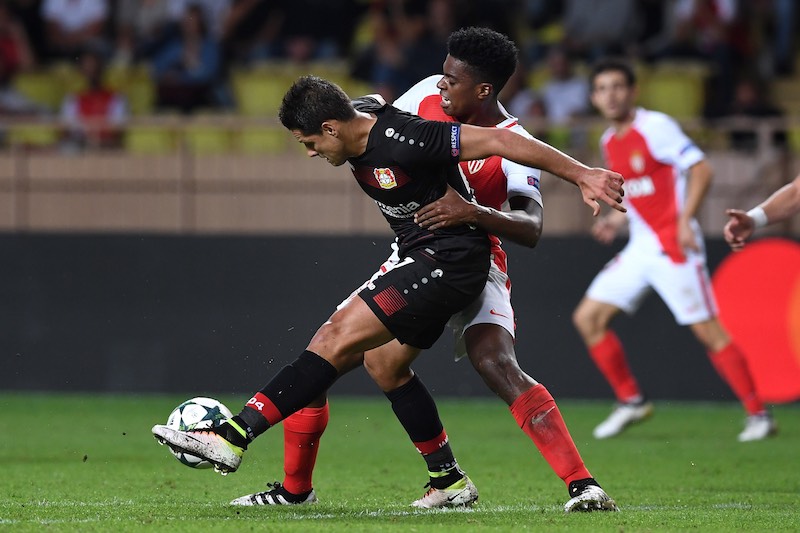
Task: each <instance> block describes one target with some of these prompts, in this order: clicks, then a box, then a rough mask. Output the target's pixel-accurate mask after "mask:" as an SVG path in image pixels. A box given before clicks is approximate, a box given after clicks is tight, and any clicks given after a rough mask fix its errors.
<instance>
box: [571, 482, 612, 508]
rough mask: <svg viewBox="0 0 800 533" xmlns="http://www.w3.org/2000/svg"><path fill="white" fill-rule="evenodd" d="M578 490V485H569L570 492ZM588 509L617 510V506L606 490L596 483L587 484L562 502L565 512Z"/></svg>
mask: <svg viewBox="0 0 800 533" xmlns="http://www.w3.org/2000/svg"><path fill="white" fill-rule="evenodd" d="M578 490H580V489H579V488H578V487H574V488H573V487H570V493H572V492H573V491H574V492H577V491H578ZM590 511H619V508H618V507H617V504H616V502H614V500H612V499H611V498H610V497H609V495H608V494H606V491H604V490H603V489H601V488H600V487H599V486H597V485H587V486H586V487H584V488H583V490H581V491H580V492H578V493H577V494H576V495H575V496H573V497H572V498H571V499H570V500H569V501H568V502H567V503H565V504H564V512H565V513H576V512H590Z"/></svg>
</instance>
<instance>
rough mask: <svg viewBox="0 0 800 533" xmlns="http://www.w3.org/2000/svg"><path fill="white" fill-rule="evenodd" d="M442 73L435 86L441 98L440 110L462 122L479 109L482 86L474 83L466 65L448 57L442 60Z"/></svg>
mask: <svg viewBox="0 0 800 533" xmlns="http://www.w3.org/2000/svg"><path fill="white" fill-rule="evenodd" d="M442 72H443V75H442V79H440V80H439V83H437V84H436V87H438V88H439V94H440V95H441V97H442V102H441V106H442V110H443V111H444V112H445V113H447V114H448V115H449V116H451V117H455V118H457V119H459V120H464V119H466V118H467V117H469V116H470V115H472V114H473V113H475V112H476V109H477V108H479V107H480V104H481V100H480V99H479V98H478V94H479V89H480V85H482V84H478V83H475V80H474V79H473V78H472V75H471V74H470V70H469V67H468V66H467V64H466V63H464V62H463V61H459V60H458V59H456V58H454V57H451V56H450V55H448V56H447V58H446V59H445V60H444V65H443V66H442Z"/></svg>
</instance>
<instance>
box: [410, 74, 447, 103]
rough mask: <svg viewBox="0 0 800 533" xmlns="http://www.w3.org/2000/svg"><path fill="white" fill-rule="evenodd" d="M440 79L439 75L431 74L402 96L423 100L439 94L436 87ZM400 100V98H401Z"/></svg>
mask: <svg viewBox="0 0 800 533" xmlns="http://www.w3.org/2000/svg"><path fill="white" fill-rule="evenodd" d="M440 79H442V75H441V74H433V75H431V76H428V77H427V78H424V79H422V80H420V81H418V82H417V83H415V84H414V85H413V86H412V87H411V88H410V89H409V90H407V91H406V92H405V93H403V94H404V95H406V94H408V95H410V96H417V97H420V98H424V97H425V96H430V95H432V94H439V88H438V87H437V86H436V84H437V83H439V80H440ZM401 98H402V97H401Z"/></svg>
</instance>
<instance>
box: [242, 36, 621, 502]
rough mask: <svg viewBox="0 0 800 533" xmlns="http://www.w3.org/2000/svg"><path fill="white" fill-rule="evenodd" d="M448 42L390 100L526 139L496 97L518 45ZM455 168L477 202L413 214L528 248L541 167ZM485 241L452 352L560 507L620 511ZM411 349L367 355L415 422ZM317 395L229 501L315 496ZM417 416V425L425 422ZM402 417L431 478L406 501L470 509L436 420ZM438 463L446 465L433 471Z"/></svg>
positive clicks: (431, 223)
mask: <svg viewBox="0 0 800 533" xmlns="http://www.w3.org/2000/svg"><path fill="white" fill-rule="evenodd" d="M448 49H449V55H448V57H447V58H446V60H445V62H444V66H443V72H444V74H443V75H436V76H431V77H429V78H427V79H425V80H422V81H421V82H419V83H418V84H417V85H415V86H414V87H412V88H411V89H410V90H409V91H408V92H407V93H405V94H404V95H403V96H401V97H400V98H398V100H397V101H396V102H395V103H394V106H395V107H398V108H400V109H402V110H404V111H408V112H410V113H414V114H417V115H419V116H421V117H423V118H426V119H430V120H439V121H447V122H452V121H454V120H457V121H459V122H462V123H464V124H472V125H477V126H490V127H491V126H496V127H498V128H506V129H510V130H512V131H514V132H516V133H518V134H519V135H522V136H525V137H530V135H529V134H528V133H527V132H526V131H525V130H524V129H523V128H522V127H521V126H520V125H519V124H518V123H517V119H516V118H514V117H512V116H510V115H509V114H508V113H507V112H506V111H505V109H504V108H503V107H502V105H500V104H499V102H498V101H497V93H498V92H499V91H500V89H501V88H502V86H503V85H504V84H505V82H506V81H507V79H508V77H509V76H510V75H511V74H512V73H513V71H514V68H515V66H516V56H517V49H516V46H515V45H514V43H513V42H511V41H510V40H509V39H508V38H507V37H506V36H504V35H502V34H499V33H497V32H494V31H492V30H488V29H486V28H466V29H462V30H459V31H457V32H454V33H453V34H452V35H451V36H450V39H449V42H448ZM460 166H461V173H462V174H463V175H464V176H465V177H466V178H467V180H468V181H469V184H470V185H471V187H472V188H473V189H474V193H475V197H476V200H477V203H469V202H466V201H464V200H463V199H462V197H461V196H460V195H458V194H457V193H455V191H453V190H452V189H451V190H450V191H448V193H446V194H445V196H444V197H443V198H442V199H440V200H438V201H437V202H434V203H431V204H429V205H427V206H425V207H423V208H422V209H420V210H419V211H418V213H417V218H416V221H417V222H418V223H419V224H420V226H422V227H423V228H426V229H432V230H436V229H439V228H451V227H458V226H461V225H465V224H470V225H473V226H479V227H480V228H482V229H485V230H486V231H487V232H489V233H491V234H493V235H499V236H500V237H503V238H508V239H510V240H512V241H514V242H517V243H520V244H523V245H525V246H529V247H533V246H535V245H536V243H537V242H538V240H539V236H540V235H541V231H542V199H541V194H540V192H539V177H540V171H539V170H538V169H533V168H529V167H525V166H523V165H519V164H517V163H514V162H512V161H509V160H507V159H504V158H502V157H498V156H492V157H488V158H486V159H482V160H478V161H468V162H466V161H465V162H462V163H461V164H460ZM479 204H481V205H479ZM504 204H507V208H506V209H505V210H504V209H503V206H504ZM490 239H491V242H492V259H493V262H492V266H491V269H490V273H489V279H488V281H487V284H486V287H485V289H484V291H483V293H482V294H481V296H480V297H479V298H478V300H477V301H476V302H475V303H473V304H472V305H471V306H469V307H467V308H466V309H465V310H464V311H463V312H460V313H459V314H457V315H455V316H453V317H452V319H451V322H450V325H451V326H452V327H453V329H454V333H455V335H456V350H457V354H456V358H457V359H460V358H461V357H463V356H464V355H468V357H469V359H470V361H471V363H472V364H473V366H474V367H475V369H476V370H477V371H478V373H479V374H480V375H481V377H482V378H483V379H484V381H485V382H486V384H487V385H488V386H489V388H491V390H492V391H494V392H495V393H496V394H497V395H498V396H500V397H501V398H502V399H503V400H504V401H505V402H506V403H507V404H508V405H509V409H510V411H511V414H512V416H513V417H514V419H515V420H516V422H517V424H518V425H519V426H520V428H521V429H522V431H523V432H524V433H525V434H526V435H527V436H528V438H530V439H531V440H532V441H533V443H534V444H535V446H536V447H537V449H538V450H539V451H540V452H541V454H542V456H543V457H544V458H545V460H546V461H547V462H548V464H549V465H550V467H551V468H552V469H553V471H554V472H555V473H556V475H557V476H558V477H559V478H561V479H562V480H563V481H564V483H565V484H566V487H567V490H568V493H569V496H570V499H569V501H568V502H567V503H566V504H565V507H564V508H565V511H590V510H606V511H609V510H616V509H617V508H616V505H615V503H614V501H613V500H611V498H609V497H608V495H607V494H606V493H605V491H604V490H603V489H602V488H600V486H599V484H598V483H597V482H596V481H595V480H594V479H593V478H592V475H591V474H590V473H589V471H588V470H587V469H586V467H585V465H584V463H583V460H582V458H581V456H580V454H579V453H578V450H577V448H576V446H575V443H574V442H573V440H572V437H571V435H570V434H569V431H568V430H567V427H566V425H565V423H564V420H563V418H562V416H561V413H560V412H559V410H558V407H557V406H556V404H555V402H554V400H553V397H552V396H551V395H550V393H549V392H548V391H547V389H546V388H545V387H544V385H541V384H539V383H537V382H536V381H535V380H534V379H533V378H532V377H530V376H529V375H528V374H526V373H525V372H523V371H522V369H521V368H520V367H519V364H518V362H517V358H516V354H515V352H514V326H515V322H514V311H513V308H512V307H511V283H510V281H509V279H508V275H507V264H506V254H505V252H504V251H503V250H502V248H501V247H500V241H499V239H498V238H497V237H494V236H491V235H490ZM397 260H398V259H397V256H396V254H393V255H392V257H390V258H389V260H387V262H386V263H384V265H383V266H382V267H381V270H380V271H379V272H378V273H376V276H379V275H380V274H381V273H382V272H383V271H386V270H390V269H392V268H393V266H394V265H395V264H396V263H397ZM417 353H418V350H417V349H415V348H413V347H411V346H408V345H402V344H400V343H399V342H397V341H393V342H391V343H389V344H387V345H385V346H382V347H381V348H378V349H375V350H371V351H369V352H367V353H366V354H365V358H364V366H365V367H366V369H367V371H368V372H369V373H370V375H371V376H372V378H373V379H374V380H375V381H376V383H377V384H378V385H379V386H380V387H381V389H382V390H383V391H384V392H385V393H386V395H387V397H389V398H390V400H392V402H393V408H394V409H395V412H396V413H397V414H398V418H400V419H401V422H403V418H407V417H401V416H400V415H401V413H398V406H397V402H396V401H395V400H394V398H395V397H396V396H399V395H400V394H402V395H403V396H406V397H408V396H411V395H417V396H418V399H417V400H416V401H415V402H414V404H413V405H414V408H415V416H416V417H417V418H418V419H425V418H428V416H427V413H428V412H429V411H430V410H431V409H433V410H434V413H433V414H434V415H435V417H436V418H437V419H438V415H436V413H435V406H434V405H433V400H432V399H431V398H430V395H429V394H428V393H427V391H426V390H425V389H424V385H422V382H421V380H420V379H419V377H418V376H416V375H415V373H414V372H413V371H412V370H411V368H410V364H411V362H412V361H413V359H414V358H415V357H416V355H417ZM325 400H326V399H325V397H322V398H318V399H317V400H315V401H314V402H312V403H311V404H310V405H309V407H307V408H305V409H302V410H301V411H298V412H297V413H295V414H294V415H292V416H290V417H288V418H287V419H286V420H285V421H284V471H285V478H284V481H283V483H273V484H270V487H271V488H270V490H267V491H265V492H261V493H256V494H251V495H248V496H243V497H241V498H239V499H237V500H234V502H232V503H234V504H237V505H286V504H307V503H312V502H313V501H316V494H315V492H314V490H313V488H312V484H311V480H312V473H313V469H314V464H315V460H316V453H317V449H318V447H319V443H320V437H321V436H322V433H323V432H324V430H325V428H326V426H327V423H328V405H327V402H326V401H325ZM422 422H423V421H422V420H420V422H419V423H418V424H417V425H418V426H422V425H423V423H422ZM403 425H404V427H406V430H407V431H408V433H409V436H412V441H414V445H415V446H416V447H417V449H418V451H419V452H420V453H421V454H422V455H423V457H424V458H425V460H426V463H428V470H429V475H430V487H431V488H430V490H429V491H428V492H427V493H426V494H425V495H424V496H423V497H422V498H420V499H419V500H417V501H415V502H414V504H413V505H414V506H416V507H422V508H430V507H452V506H466V505H470V504H472V503H473V502H474V501H475V500H477V497H478V492H477V489H476V488H475V486H474V485H473V484H472V482H471V481H470V480H469V478H468V477H467V476H466V475H465V474H464V473H463V472H462V471H461V470H460V469H459V467H458V465H457V463H455V462H454V458H453V455H452V452H450V446H449V444H448V437H447V434H446V432H445V431H444V429H443V427H442V426H441V423H438V426H437V427H438V429H437V430H436V431H435V432H434V433H435V434H430V435H429V436H427V437H424V438H420V439H417V438H414V437H413V435H414V434H416V435H420V436H421V435H422V433H421V431H422V429H421V427H418V428H414V427H412V428H409V427H407V426H408V423H407V422H403ZM423 439H424V440H423ZM445 451H446V452H447V457H444V453H443V452H445ZM437 456H442V457H440V458H438V459H437ZM443 461H444V462H443ZM441 464H447V465H448V468H447V469H446V470H445V469H443V468H441V466H440V465H441Z"/></svg>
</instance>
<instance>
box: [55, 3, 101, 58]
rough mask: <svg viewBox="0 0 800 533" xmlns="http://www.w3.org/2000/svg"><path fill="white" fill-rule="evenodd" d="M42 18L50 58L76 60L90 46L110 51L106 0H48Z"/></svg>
mask: <svg viewBox="0 0 800 533" xmlns="http://www.w3.org/2000/svg"><path fill="white" fill-rule="evenodd" d="M42 18H43V19H44V21H45V31H46V36H45V39H46V41H47V55H48V57H49V58H53V59H62V58H63V59H74V58H76V57H78V56H79V55H80V53H81V51H82V50H85V49H87V48H93V49H95V50H98V51H102V52H103V53H106V54H107V53H109V51H110V50H109V44H108V42H107V41H106V40H105V34H104V32H105V27H106V20H107V18H108V5H107V4H106V2H105V0H44V3H43V4H42Z"/></svg>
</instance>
